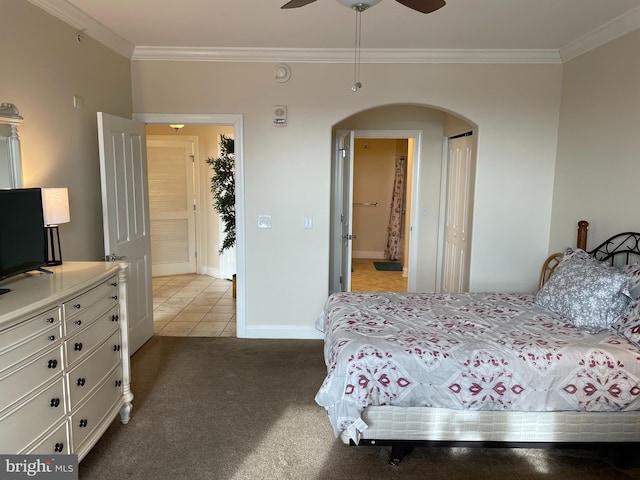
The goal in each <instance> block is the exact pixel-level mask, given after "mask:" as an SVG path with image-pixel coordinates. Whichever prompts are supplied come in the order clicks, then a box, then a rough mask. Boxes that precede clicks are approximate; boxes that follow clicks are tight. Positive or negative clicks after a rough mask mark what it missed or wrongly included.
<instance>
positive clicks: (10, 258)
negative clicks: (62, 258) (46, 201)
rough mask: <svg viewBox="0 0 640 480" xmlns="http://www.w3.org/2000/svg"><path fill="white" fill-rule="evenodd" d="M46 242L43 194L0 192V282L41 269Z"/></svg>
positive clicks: (31, 190)
mask: <svg viewBox="0 0 640 480" xmlns="http://www.w3.org/2000/svg"><path fill="white" fill-rule="evenodd" d="M46 242H47V241H46V234H45V229H44V219H43V213H42V192H41V190H40V189H39V188H15V189H6V190H3V189H0V281H2V280H4V279H6V278H9V277H12V276H14V275H18V274H21V273H26V272H29V271H31V270H38V269H42V267H43V266H45V265H46V264H47V243H46ZM0 287H2V285H1V284H0ZM3 290H5V291H4V292H3V293H6V289H3Z"/></svg>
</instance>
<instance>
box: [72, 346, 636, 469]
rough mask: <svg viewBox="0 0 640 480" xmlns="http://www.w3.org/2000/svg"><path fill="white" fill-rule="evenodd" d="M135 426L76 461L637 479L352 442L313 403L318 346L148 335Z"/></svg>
mask: <svg viewBox="0 0 640 480" xmlns="http://www.w3.org/2000/svg"><path fill="white" fill-rule="evenodd" d="M132 368H133V374H132V377H133V384H132V389H133V393H134V395H135V399H134V402H133V403H134V408H133V412H132V418H131V422H130V423H129V424H128V425H121V424H120V423H119V421H118V420H116V421H115V422H114V423H113V424H112V425H111V426H110V428H109V429H108V430H107V432H106V433H105V435H104V437H103V438H102V439H101V440H100V441H99V442H98V444H96V446H95V447H94V449H93V450H92V451H91V452H90V453H89V454H88V455H87V456H86V457H85V459H84V460H83V461H82V462H81V463H80V469H79V470H80V472H79V476H80V479H82V480H89V479H91V480H102V479H105V480H107V479H109V480H111V479H118V480H120V479H157V480H164V479H167V480H174V479H189V480H198V479H216V480H217V479H220V480H231V479H233V480H244V479H251V480H270V479H291V480H307V479H308V480H315V479H318V480H324V479H341V480H342V479H354V480H355V479H368V480H369V479H374V478H375V479H403V480H411V479H425V478H429V479H434V480H438V479H446V480H452V479H474V480H475V479H480V480H482V479H491V480H495V479H505V480H512V479H563V480H571V479H576V480H577V479H580V480H591V479H640V462H636V463H633V464H632V466H631V468H629V469H626V470H621V469H618V468H616V467H615V466H614V465H613V464H612V463H611V461H610V456H609V453H610V452H604V451H590V450H535V449H502V448H495V449H484V448H472V449H463V448H417V449H415V450H414V451H412V452H411V453H410V454H409V455H408V456H406V457H405V458H404V460H403V461H402V463H401V464H400V465H399V466H397V467H393V466H390V465H388V464H387V458H388V456H389V452H390V450H389V449H388V448H385V447H348V446H346V445H343V444H342V443H340V442H339V441H338V440H336V439H335V438H334V436H333V432H332V429H331V426H330V424H329V421H328V419H327V418H326V415H325V412H324V410H323V409H322V408H320V407H319V406H318V405H316V403H315V402H314V396H315V393H316V391H317V389H318V387H319V386H320V384H321V383H322V380H323V378H324V374H325V366H324V362H323V359H322V342H321V341H316V340H249V339H236V338H188V337H181V338H179V337H154V338H152V339H151V340H150V341H149V342H148V343H147V344H146V345H144V346H143V347H142V348H141V349H140V350H139V351H138V352H137V353H136V354H135V355H134V356H133V358H132Z"/></svg>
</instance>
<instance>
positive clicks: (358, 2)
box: [337, 0, 382, 12]
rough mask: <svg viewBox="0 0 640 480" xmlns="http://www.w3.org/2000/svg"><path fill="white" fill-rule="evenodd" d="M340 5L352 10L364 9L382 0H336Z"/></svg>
mask: <svg viewBox="0 0 640 480" xmlns="http://www.w3.org/2000/svg"><path fill="white" fill-rule="evenodd" d="M337 1H338V3H339V4H340V5H344V6H345V7H347V8H351V9H353V10H359V11H361V12H363V11H365V10H366V9H367V8H370V7H373V6H374V5H377V4H378V3H380V2H381V1H382V0H337Z"/></svg>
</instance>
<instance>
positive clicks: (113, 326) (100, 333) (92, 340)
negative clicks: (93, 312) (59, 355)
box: [64, 307, 120, 366]
mask: <svg viewBox="0 0 640 480" xmlns="http://www.w3.org/2000/svg"><path fill="white" fill-rule="evenodd" d="M117 313H118V308H117V307H115V308H113V309H112V310H110V311H108V312H105V313H104V314H102V315H101V316H100V318H98V319H97V320H96V321H95V322H94V323H92V324H91V326H90V327H88V328H86V329H84V330H82V331H80V332H79V333H78V334H76V335H74V336H73V337H71V338H69V339H68V340H65V342H64V345H65V353H66V356H67V365H68V366H71V365H73V364H75V363H76V362H78V361H79V360H81V359H82V358H84V357H85V356H86V355H88V354H90V353H91V351H92V350H93V349H94V348H95V347H96V346H97V345H98V344H100V343H102V342H103V341H104V339H105V338H107V337H108V336H109V335H111V334H112V333H113V332H115V331H117V330H118V329H119V327H120V325H119V323H118V322H117V321H114V320H113V318H114V315H117Z"/></svg>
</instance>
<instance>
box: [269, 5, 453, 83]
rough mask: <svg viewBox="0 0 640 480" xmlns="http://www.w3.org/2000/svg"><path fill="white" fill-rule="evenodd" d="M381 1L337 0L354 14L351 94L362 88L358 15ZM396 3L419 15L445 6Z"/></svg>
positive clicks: (287, 7)
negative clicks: (354, 38)
mask: <svg viewBox="0 0 640 480" xmlns="http://www.w3.org/2000/svg"><path fill="white" fill-rule="evenodd" d="M315 1H316V0H290V1H289V2H287V3H285V4H284V5H283V6H282V7H280V8H283V9H290V8H300V7H304V6H305V5H309V4H310V3H313V2H315ZM381 1H382V0H338V3H340V4H341V5H344V6H345V7H349V8H351V9H353V10H354V11H355V12H356V41H355V48H354V50H355V59H354V75H353V76H354V82H353V85H352V86H351V91H353V92H357V91H358V90H360V89H361V88H362V83H360V35H361V31H362V27H361V21H360V15H361V14H362V12H364V11H365V10H368V9H369V8H370V7H373V6H374V5H377V4H378V3H380V2H381ZM396 2H398V3H400V4H401V5H404V6H405V7H409V8H410V9H412V10H415V11H416V12H420V13H431V12H435V11H436V10H439V9H440V8H442V7H444V6H445V5H446V2H445V1H444V0H396Z"/></svg>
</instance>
